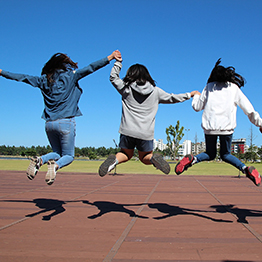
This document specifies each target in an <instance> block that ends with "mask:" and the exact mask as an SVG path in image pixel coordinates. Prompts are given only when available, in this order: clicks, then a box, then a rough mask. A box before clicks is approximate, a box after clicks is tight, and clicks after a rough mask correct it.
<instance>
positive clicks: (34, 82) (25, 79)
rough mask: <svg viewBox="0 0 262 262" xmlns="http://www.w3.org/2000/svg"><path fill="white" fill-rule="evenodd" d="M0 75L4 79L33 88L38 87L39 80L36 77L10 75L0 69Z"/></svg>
mask: <svg viewBox="0 0 262 262" xmlns="http://www.w3.org/2000/svg"><path fill="white" fill-rule="evenodd" d="M0 75H1V76H3V77H4V78H6V79H10V80H15V81H18V82H23V83H26V84H29V85H31V86H34V87H38V86H39V80H40V78H39V77H38V76H30V75H25V74H17V73H11V72H8V71H5V70H2V69H0Z"/></svg>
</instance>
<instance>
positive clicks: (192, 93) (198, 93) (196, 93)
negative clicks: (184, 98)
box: [190, 91, 201, 97]
mask: <svg viewBox="0 0 262 262" xmlns="http://www.w3.org/2000/svg"><path fill="white" fill-rule="evenodd" d="M190 95H191V97H193V96H194V95H201V94H200V92H198V91H192V92H190Z"/></svg>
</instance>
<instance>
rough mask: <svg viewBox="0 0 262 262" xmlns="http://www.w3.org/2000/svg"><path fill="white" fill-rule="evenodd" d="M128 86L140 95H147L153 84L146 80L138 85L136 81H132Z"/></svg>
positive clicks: (152, 89)
mask: <svg viewBox="0 0 262 262" xmlns="http://www.w3.org/2000/svg"><path fill="white" fill-rule="evenodd" d="M130 87H131V88H132V89H133V90H135V91H136V92H137V93H139V94H141V95H149V94H151V93H152V92H153V91H154V86H153V85H152V84H150V83H149V82H146V83H145V84H144V85H138V84H137V83H136V82H133V83H132V84H131V85H130Z"/></svg>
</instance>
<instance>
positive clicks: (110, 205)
mask: <svg viewBox="0 0 262 262" xmlns="http://www.w3.org/2000/svg"><path fill="white" fill-rule="evenodd" d="M82 202H83V203H84V204H88V205H91V206H96V207H97V209H98V210H100V211H99V212H98V213H97V214H95V215H92V216H88V218H89V219H95V218H98V217H101V216H103V215H105V214H107V213H110V212H122V213H126V214H128V215H129V216H130V217H138V218H143V219H148V217H145V216H140V215H138V214H136V213H135V212H134V211H133V210H131V209H127V208H126V206H141V205H143V204H117V203H115V202H109V201H95V202H93V203H92V202H90V201H87V200H83V201H82Z"/></svg>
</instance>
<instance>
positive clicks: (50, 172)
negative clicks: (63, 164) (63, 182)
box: [45, 160, 56, 186]
mask: <svg viewBox="0 0 262 262" xmlns="http://www.w3.org/2000/svg"><path fill="white" fill-rule="evenodd" d="M47 165H48V170H47V173H46V176H45V182H46V183H47V184H48V185H49V186H51V185H52V184H53V183H54V182H55V178H56V172H55V171H53V169H54V168H55V161H54V160H50V161H48V162H47ZM50 165H51V166H53V167H50ZM53 172H54V173H53Z"/></svg>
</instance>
